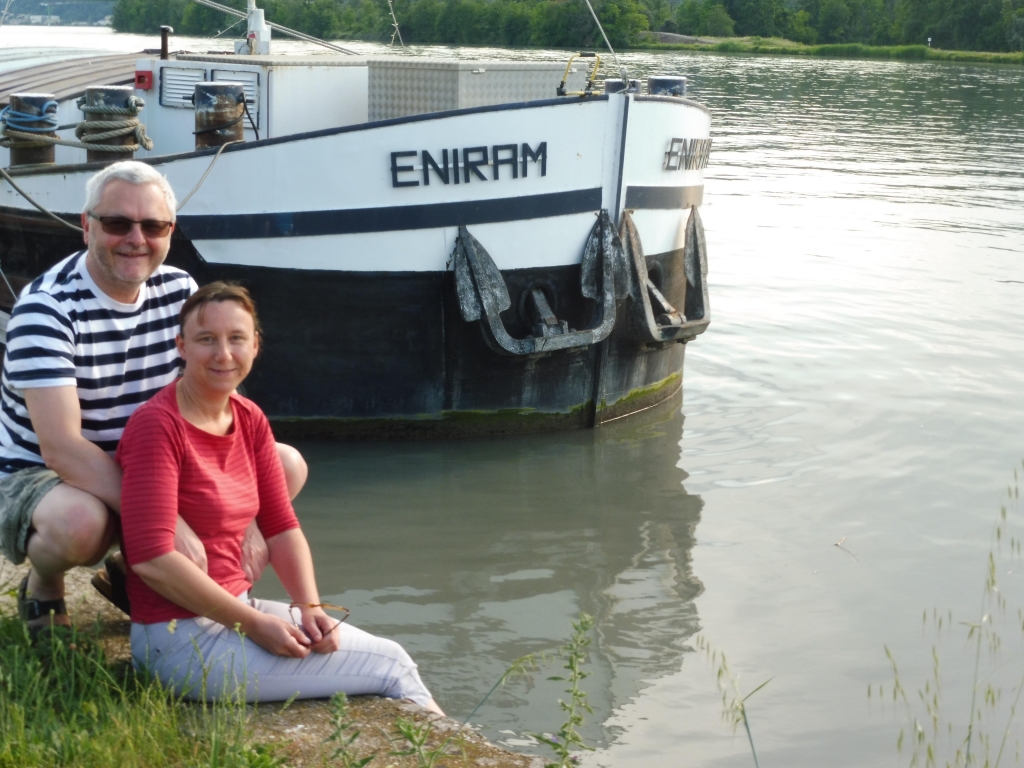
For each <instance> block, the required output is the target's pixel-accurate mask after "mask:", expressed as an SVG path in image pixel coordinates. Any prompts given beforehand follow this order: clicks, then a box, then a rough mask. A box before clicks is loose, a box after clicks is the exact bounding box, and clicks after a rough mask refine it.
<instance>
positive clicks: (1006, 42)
mask: <svg viewBox="0 0 1024 768" xmlns="http://www.w3.org/2000/svg"><path fill="white" fill-rule="evenodd" d="M591 1H592V3H593V5H594V8H595V10H596V12H597V15H598V17H599V18H600V19H601V23H602V25H603V26H604V28H605V31H606V32H607V33H608V37H609V40H610V42H611V43H612V45H613V46H616V47H628V46H631V45H636V44H638V43H639V42H640V41H641V37H642V33H643V32H646V31H661V32H674V33H678V34H683V35H692V36H698V37H702V36H709V37H732V36H736V35H739V36H759V37H782V38H787V39H789V40H793V41H796V42H800V43H806V44H809V45H810V44H814V43H867V44H871V45H905V44H912V45H921V44H925V43H926V42H927V41H928V39H929V38H931V44H932V45H933V46H934V47H936V48H945V49H951V50H975V51H1017V50H1024V0H675V1H673V0H591ZM221 2H222V3H224V4H227V5H231V6H233V7H236V8H239V9H242V8H244V6H245V2H244V0H221ZM392 2H393V5H394V10H395V15H396V17H397V18H398V22H399V26H400V29H401V33H402V38H403V39H404V41H405V42H406V43H438V44H447V45H495V46H517V47H521V46H540V47H553V48H596V47H599V46H600V45H601V43H602V41H601V37H600V33H599V32H598V30H597V28H596V25H595V24H594V21H593V19H592V18H591V16H590V11H589V10H588V9H587V6H586V4H585V2H584V0H392ZM260 6H261V7H262V8H263V9H264V10H265V11H266V17H267V19H268V20H271V21H274V22H276V23H278V24H282V25H284V26H287V27H292V28H294V29H297V30H299V31H302V32H306V33H307V34H311V35H316V36H317V37H322V38H326V39H332V40H337V39H349V40H376V41H385V42H386V41H388V40H390V39H391V35H392V31H393V30H392V24H391V16H390V12H389V9H388V3H387V0H264V1H263V2H261V3H260ZM113 15H114V19H113V23H114V29H115V30H117V31H119V32H137V33H149V34H152V33H155V32H156V31H157V30H158V29H159V27H160V25H161V24H170V25H171V26H173V27H174V28H175V30H176V31H177V32H178V33H179V34H185V35H196V36H208V35H215V34H217V33H219V32H222V31H223V30H225V29H226V28H227V27H229V26H230V25H231V24H233V23H234V21H235V19H234V18H228V17H226V15H225V14H223V13H220V12H219V11H215V10H213V9H210V8H206V7H204V6H201V5H198V4H197V3H193V2H190V0H117V3H116V4H115V6H114V14H113ZM243 25H244V22H242V23H241V24H239V25H238V27H236V28H235V29H236V30H244V26H243ZM233 35H234V33H233V32H226V33H225V36H228V37H230V36H233Z"/></svg>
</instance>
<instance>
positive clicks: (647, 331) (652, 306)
mask: <svg viewBox="0 0 1024 768" xmlns="http://www.w3.org/2000/svg"><path fill="white" fill-rule="evenodd" d="M619 238H620V240H621V242H622V243H623V244H624V247H625V249H626V250H627V251H628V256H627V257H626V258H627V261H628V263H629V265H630V267H631V272H632V275H631V276H632V280H631V283H632V299H633V313H632V315H633V316H632V326H633V332H634V335H636V336H637V337H639V339H640V340H641V341H643V342H645V343H646V344H647V345H648V346H650V347H654V348H662V347H666V346H670V345H672V344H676V343H681V344H685V343H686V342H688V341H691V340H692V339H694V338H696V337H697V335H698V334H701V333H703V332H704V330H705V329H706V328H707V327H708V324H709V323H710V322H711V317H710V315H709V312H708V309H709V304H708V281H707V276H708V261H707V246H706V244H705V241H704V225H703V224H702V223H701V220H700V214H699V213H697V208H696V206H693V207H691V208H690V218H689V219H688V220H687V222H686V245H685V246H684V248H683V274H684V275H685V276H686V295H685V299H684V305H683V311H680V310H679V309H677V308H676V307H674V306H672V304H671V303H670V302H669V301H668V299H667V298H665V295H664V294H663V293H662V292H661V291H660V290H658V287H657V286H656V285H655V284H654V283H653V281H652V280H651V278H650V275H649V274H648V271H647V260H646V258H645V257H644V248H643V245H642V244H641V242H640V233H639V232H637V229H636V224H635V223H634V222H633V217H632V216H631V215H630V212H629V211H625V212H623V214H622V224H621V227H620V229H619Z"/></svg>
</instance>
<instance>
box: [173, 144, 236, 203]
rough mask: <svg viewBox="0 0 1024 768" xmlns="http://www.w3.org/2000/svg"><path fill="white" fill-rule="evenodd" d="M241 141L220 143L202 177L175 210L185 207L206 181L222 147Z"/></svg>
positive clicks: (222, 149)
mask: <svg viewBox="0 0 1024 768" xmlns="http://www.w3.org/2000/svg"><path fill="white" fill-rule="evenodd" d="M241 143H242V142H241V141H227V142H224V143H223V144H221V145H220V147H219V148H218V149H217V154H215V155H214V156H213V160H211V161H210V165H209V167H208V168H207V169H206V173H204V174H203V177H202V178H201V179H199V183H198V184H196V185H195V186H194V187H192V191H191V192H189V193H188V194H187V195H185V199H184V200H182V201H181V202H180V203H178V207H177V208H175V212H177V211H180V210H181V209H182V208H184V207H185V203H187V202H188V201H189V200H190V199H191V198H192V195H194V194H195V193H196V192H198V191H199V188H200V187H201V186H203V182H204V181H206V177H207V176H209V175H210V171H212V170H213V166H215V165H216V164H217V160H218V159H220V153H221V152H223V151H224V148H225V147H227V146H228V145H229V144H241Z"/></svg>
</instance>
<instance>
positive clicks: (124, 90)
mask: <svg viewBox="0 0 1024 768" xmlns="http://www.w3.org/2000/svg"><path fill="white" fill-rule="evenodd" d="M134 95H135V89H134V88H132V86H130V85H90V86H89V87H88V88H86V89H85V106H84V107H83V109H82V111H83V112H85V119H86V120H87V121H89V122H98V121H114V120H124V119H126V116H125V115H109V114H107V115H105V114H103V113H98V114H93V115H90V113H89V111H88V110H89V108H90V107H98V108H100V109H102V108H103V107H121V108H122V109H124V108H127V107H128V106H129V99H130V98H131V97H132V96H134ZM88 127H89V126H88V123H87V124H86V128H88ZM92 130H93V131H94V132H96V133H100V132H102V131H103V130H104V129H102V128H93V129H92ZM82 139H83V141H88V142H89V143H91V144H108V145H111V146H121V145H123V144H134V143H135V134H134V133H129V134H126V135H124V136H114V137H113V138H109V139H93V138H90V137H89V136H88V135H84V136H83V137H82ZM133 157H135V153H134V152H111V151H104V150H100V149H89V150H86V154H85V160H86V162H88V163H94V162H109V163H112V162H114V161H115V160H131V159H132V158H133Z"/></svg>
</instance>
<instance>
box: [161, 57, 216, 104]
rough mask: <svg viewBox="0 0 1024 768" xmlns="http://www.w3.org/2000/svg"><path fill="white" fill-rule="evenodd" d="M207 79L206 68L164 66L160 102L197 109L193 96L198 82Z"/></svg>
mask: <svg viewBox="0 0 1024 768" xmlns="http://www.w3.org/2000/svg"><path fill="white" fill-rule="evenodd" d="M204 80H206V70H205V69H182V68H180V67H163V68H162V69H161V70H160V104H161V106H164V107H179V108H182V109H195V105H194V104H193V103H192V96H193V95H194V94H195V92H196V83H201V82H203V81H204Z"/></svg>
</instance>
